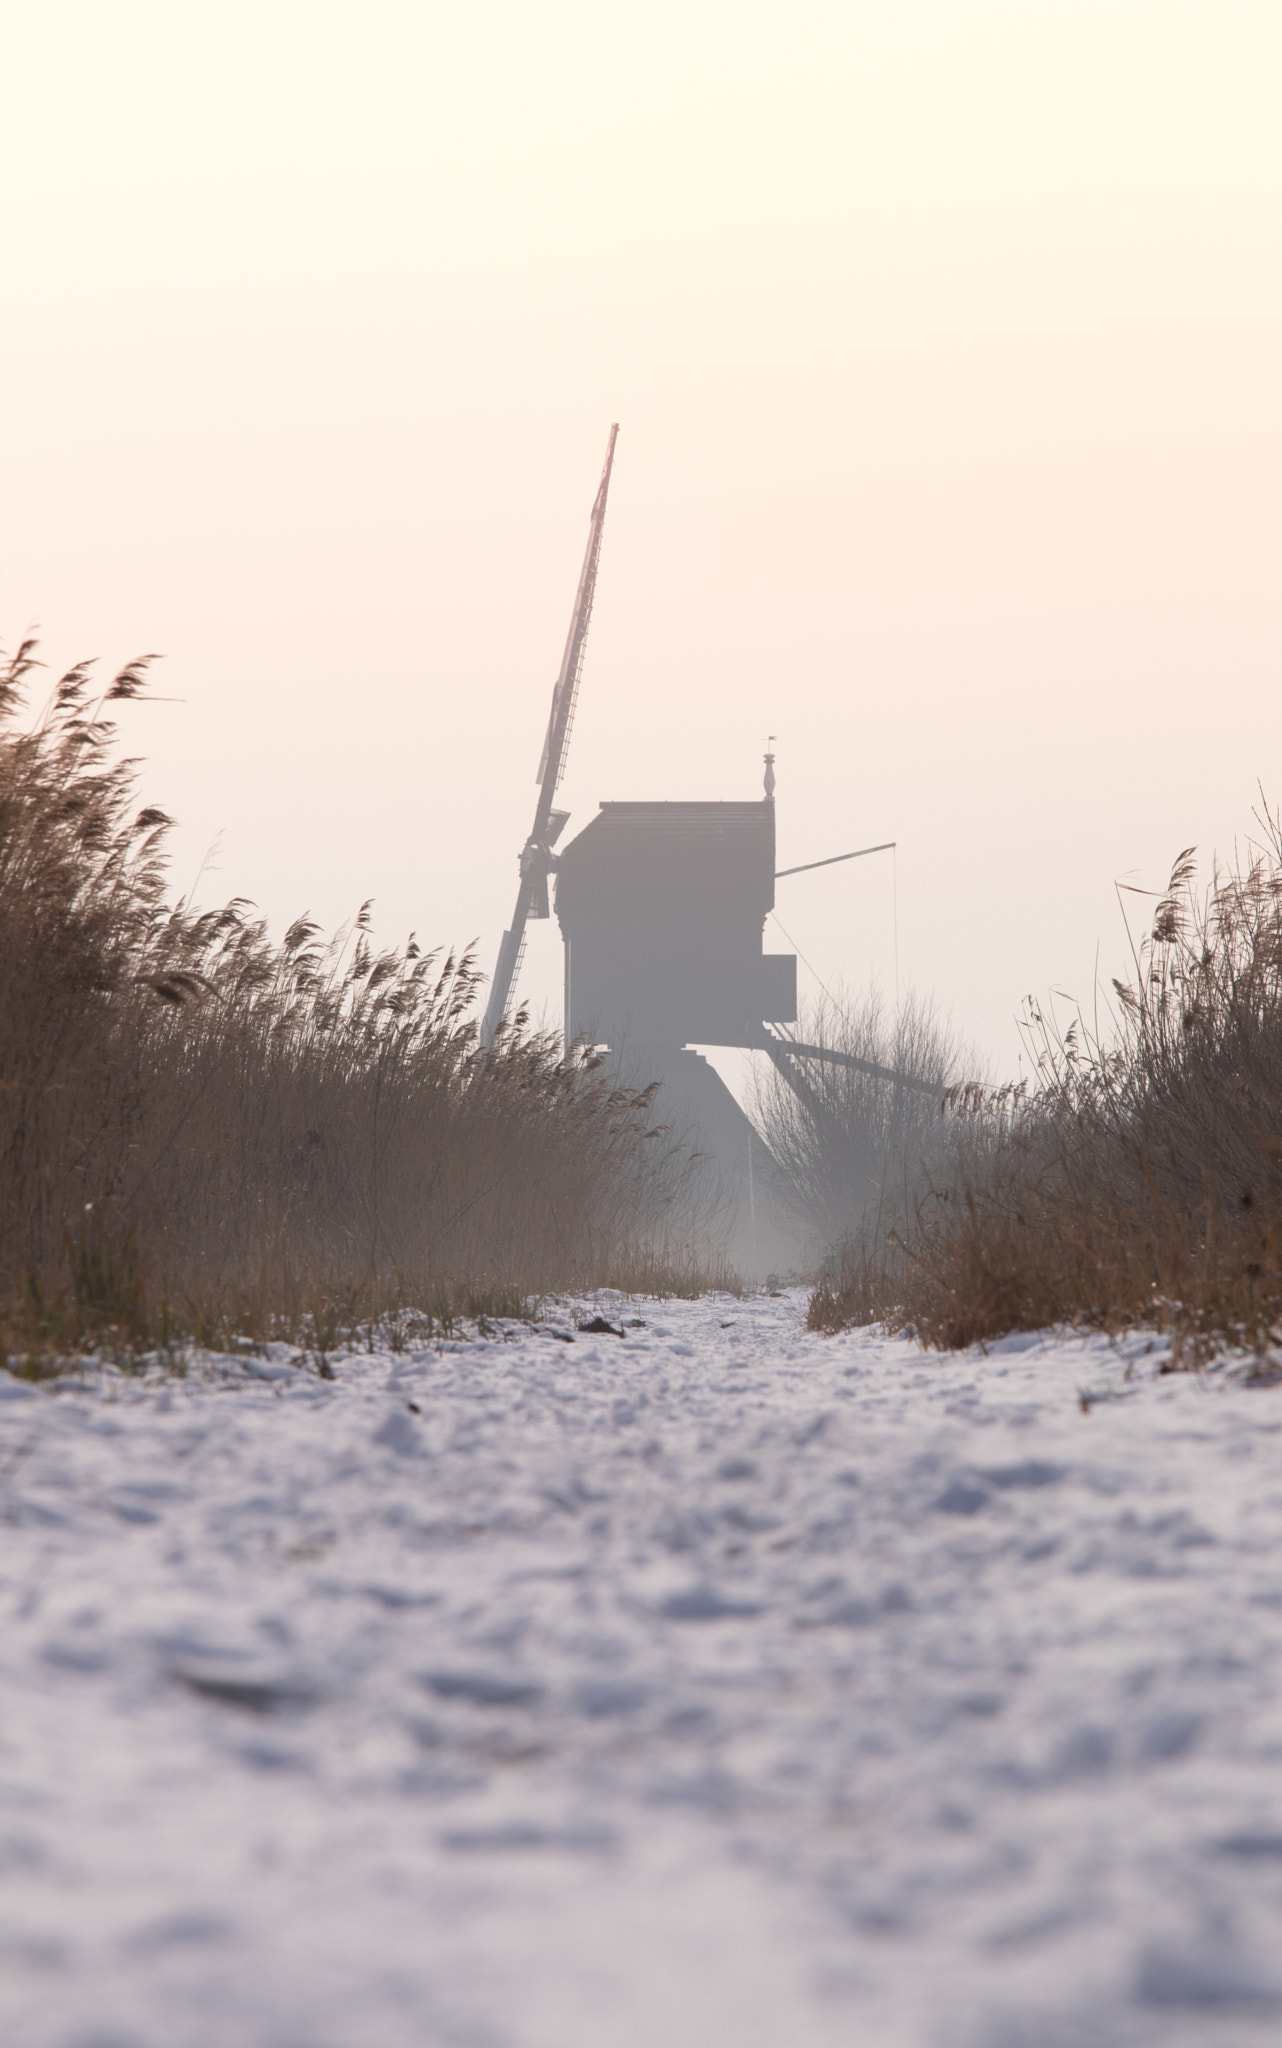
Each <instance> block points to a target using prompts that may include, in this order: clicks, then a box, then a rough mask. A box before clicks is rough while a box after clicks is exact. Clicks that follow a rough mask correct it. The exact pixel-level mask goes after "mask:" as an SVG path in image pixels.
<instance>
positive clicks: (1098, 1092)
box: [810, 809, 1282, 1364]
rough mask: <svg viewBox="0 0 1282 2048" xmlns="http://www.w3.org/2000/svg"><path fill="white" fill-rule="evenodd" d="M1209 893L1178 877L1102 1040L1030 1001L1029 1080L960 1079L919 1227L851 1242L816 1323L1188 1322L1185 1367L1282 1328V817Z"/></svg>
mask: <svg viewBox="0 0 1282 2048" xmlns="http://www.w3.org/2000/svg"><path fill="white" fill-rule="evenodd" d="M1258 822H1259V824H1260V827H1261V831H1262V844H1261V845H1260V846H1259V847H1258V848H1257V849H1256V850H1255V851H1254V852H1253V853H1252V854H1251V856H1250V857H1249V858H1248V859H1247V860H1246V861H1245V862H1244V863H1241V864H1238V865H1236V866H1235V867H1233V868H1232V869H1229V870H1222V869H1219V868H1218V867H1217V869H1216V872H1215V875H1214V878H1213V880H1212V883H1211V885H1210V887H1209V889H1208V890H1207V891H1206V892H1205V893H1204V894H1199V892H1198V891H1197V890H1196V887H1195V883H1194V875H1193V854H1192V849H1190V850H1188V851H1187V852H1186V853H1184V854H1182V855H1181V856H1180V858H1179V860H1178V861H1177V862H1176V864H1175V867H1174V869H1173V871H1172V874H1171V878H1170V883H1169V886H1168V889H1167V892H1166V894H1165V895H1164V896H1163V898H1162V899H1161V901H1160V902H1159V903H1158V906H1157V910H1156V914H1155V916H1154V920H1153V924H1152V928H1151V930H1150V932H1149V934H1148V936H1147V938H1146V939H1145V941H1144V943H1143V945H1142V946H1141V947H1140V948H1139V949H1138V950H1137V951H1136V953H1135V973H1134V979H1133V981H1132V982H1131V983H1130V984H1123V983H1120V982H1118V983H1115V984H1114V986H1115V990H1116V994H1117V998H1118V1013H1117V1016H1116V1019H1115V1020H1114V1029H1113V1031H1112V1033H1111V1035H1110V1036H1109V1038H1108V1039H1107V1041H1106V1040H1105V1038H1104V1036H1103V1035H1102V1033H1101V1032H1099V1031H1098V1030H1088V1029H1087V1028H1086V1027H1085V1025H1084V1023H1083V1020H1082V1019H1081V1018H1080V1017H1079V1018H1078V1019H1076V1020H1075V1022H1074V1023H1073V1025H1072V1026H1071V1027H1070V1029H1069V1031H1068V1033H1067V1035H1066V1036H1065V1037H1064V1038H1063V1039H1060V1038H1059V1037H1058V1035H1057V1034H1056V1033H1055V1032H1054V1031H1053V1030H1052V1028H1051V1027H1050V1024H1049V1022H1048V1020H1046V1019H1045V1018H1044V1017H1042V1016H1041V1015H1040V1014H1038V1013H1037V1012H1036V1011H1034V1012H1033V1013H1032V1015H1031V1016H1030V1020H1029V1032H1030V1043H1031V1045H1032V1050H1033V1053H1034V1058H1035V1067H1036V1074H1035V1083H1034V1085H1033V1087H1032V1088H1030V1089H1027V1090H1014V1091H1012V1090H1002V1091H999V1092H998V1093H997V1094H992V1093H989V1092H987V1091H985V1090H982V1089H960V1090H955V1091H954V1092H953V1094H952V1096H951V1097H950V1099H949V1101H948V1112H949V1114H948V1118H947V1121H948V1123H949V1125H950V1145H949V1153H948V1157H947V1160H946V1163H945V1165H944V1166H943V1167H942V1168H940V1169H939V1170H938V1171H937V1174H936V1179H935V1182H934V1185H933V1187H932V1189H931V1191H930V1192H929V1194H928V1195H927V1196H926V1197H925V1199H924V1200H923V1201H922V1202H921V1203H920V1204H919V1205H918V1207H917V1210H916V1212H915V1214H914V1216H913V1218H912V1219H911V1222H910V1225H909V1227H908V1228H906V1229H905V1230H903V1231H902V1232H898V1233H896V1234H895V1235H894V1236H893V1237H891V1238H890V1239H889V1240H888V1241H885V1242H881V1243H879V1244H877V1245H876V1246H875V1247H873V1249H872V1251H871V1253H870V1252H868V1251H867V1250H866V1249H865V1248H853V1249H851V1250H848V1252H847V1256H846V1260H845V1263H844V1265H843V1268H842V1270H841V1272H840V1273H839V1274H838V1275H836V1276H835V1277H834V1278H833V1279H832V1280H830V1281H828V1282H826V1283H824V1284H822V1285H821V1286H820V1288H819V1289H817V1291H816V1294H815V1296H814V1299H813V1301H812V1304H811V1311H810V1313H811V1323H812V1326H813V1327H815V1328H819V1329H832V1328H838V1327H841V1326H843V1325H844V1324H847V1323H850V1322H853V1321H871V1320H885V1321H887V1322H889V1323H890V1324H891V1325H892V1326H895V1327H904V1326H907V1325H912V1326H913V1327H915V1329H916V1330H917V1333H918V1334H919V1336H920V1337H921V1338H922V1339H923V1340H924V1341H925V1342H927V1343H929V1344H937V1345H945V1346H954V1345H962V1344H968V1343H972V1342H976V1341H983V1340H985V1339H987V1338H991V1337H996V1336H998V1335H1001V1334H1003V1333H1004V1332H1006V1331H1010V1330H1016V1329H1034V1328H1040V1327H1043V1326H1044V1325H1046V1324H1049V1323H1054V1322H1076V1323H1081V1324H1085V1325H1090V1326H1092V1327H1096V1328H1103V1329H1112V1328H1120V1327H1124V1326H1126V1325H1128V1324H1135V1323H1145V1324H1156V1325H1157V1326H1159V1327H1161V1328H1164V1329H1168V1330H1170V1331H1172V1332H1173V1333H1174V1335H1175V1339H1176V1345H1175V1357H1176V1360H1177V1362H1182V1363H1186V1364H1196V1363H1198V1362H1199V1361H1201V1360H1202V1359H1204V1358H1205V1357H1207V1356H1208V1355H1209V1354H1210V1353H1211V1352H1213V1351H1214V1350H1216V1349H1217V1348H1220V1347H1222V1346H1224V1345H1226V1344H1243V1345H1246V1346H1248V1347H1254V1348H1256V1349H1257V1351H1259V1352H1260V1353H1264V1352H1265V1351H1267V1350H1268V1349H1269V1348H1270V1347H1271V1346H1273V1345H1275V1344H1276V1343H1277V1342H1278V1341H1279V1339H1280V1338H1282V822H1280V821H1279V818H1278V817H1277V816H1275V815H1270V814H1269V812H1268V811H1267V809H1266V810H1265V811H1263V812H1262V813H1261V814H1260V815H1259V820H1258Z"/></svg>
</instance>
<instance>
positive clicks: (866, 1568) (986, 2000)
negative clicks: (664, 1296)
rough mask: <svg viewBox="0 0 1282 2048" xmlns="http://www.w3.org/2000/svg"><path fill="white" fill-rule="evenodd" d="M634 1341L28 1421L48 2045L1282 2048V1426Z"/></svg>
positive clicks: (1047, 1390) (1243, 1400)
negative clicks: (1148, 2047)
mask: <svg viewBox="0 0 1282 2048" xmlns="http://www.w3.org/2000/svg"><path fill="white" fill-rule="evenodd" d="M613 1306H614V1307H615V1309H616V1310H619V1305H618V1304H617V1303H616V1304H613ZM619 1312H621V1313H622V1314H623V1315H624V1316H625V1317H630V1316H633V1315H635V1316H639V1317H643V1318H644V1320H645V1324H646V1327H645V1328H630V1329H629V1330H628V1331H627V1334H626V1336H625V1337H623V1338H618V1337H614V1336H598V1337H586V1336H583V1335H580V1336H579V1337H578V1338H577V1340H576V1341H575V1342H574V1343H573V1344H569V1343H565V1342H563V1341H560V1340H558V1339H557V1338H556V1337H554V1336H552V1335H550V1334H539V1335H530V1334H522V1335H520V1336H518V1337H515V1338H510V1339H505V1340H503V1341H493V1342H477V1343H474V1344H471V1345H467V1346H462V1347H459V1348H456V1349H446V1350H443V1351H440V1352H438V1351H436V1350H423V1351H418V1352H413V1353H409V1354H402V1355H399V1356H394V1355H388V1354H384V1355H381V1356H373V1357H370V1356H347V1357H341V1358H339V1359H337V1360H336V1361H335V1371H336V1379H335V1381H334V1382H333V1383H332V1384H329V1383H326V1382H325V1381H324V1380H321V1379H319V1378H317V1377H316V1376H315V1375H314V1374H313V1373H312V1372H311V1371H309V1370H306V1369H300V1367H299V1366H298V1365H296V1364H294V1363H291V1362H290V1360H289V1357H288V1356H287V1355H284V1354H282V1356H281V1357H280V1358H278V1359H276V1360H273V1361H269V1362H267V1363H262V1362H260V1363H258V1364H257V1365H253V1364H248V1365H247V1364H245V1363H236V1362H233V1361H230V1360H221V1361H219V1360H201V1361H198V1362H197V1363H196V1364H195V1365H194V1366H193V1368H192V1370H191V1372H190V1373H189V1375H188V1377H187V1379H186V1380H185V1381H170V1382H168V1383H162V1382H160V1381H159V1380H157V1381H154V1382H150V1383H146V1384H140V1383H139V1382H137V1381H130V1380H127V1379H124V1378H122V1377H121V1376H119V1375H117V1374H114V1373H109V1372H103V1373H99V1374H97V1375H96V1376H91V1377H87V1378H86V1379H84V1380H83V1381H81V1382H80V1383H76V1384H63V1385H62V1386H59V1387H57V1388H55V1389H52V1390H50V1389H48V1388H43V1387H42V1388H38V1389H31V1388H28V1387H26V1386H25V1385H22V1384H20V1383H19V1382H17V1381H15V1380H13V1379H11V1378H8V1377H7V1376H4V1375H0V1688H2V1689H0V1987H2V1988H0V2040H3V2042H4V2043H5V2044H6V2048H232V2044H234V2048H437V2044H442V2048H445V2044H448V2048H659V2044H663V2048H718V2044H722V2043H724V2044H727V2048H728V2044H731V2043H733V2044H734V2048H828V2044H833V2048H835V2044H838V2043H840V2044H842V2048H850V2044H857V2048H1131V2044H1147V2043H1162V2044H1163V2048H1165V2044H1173V2048H1184V2044H1188V2048H1192V2044H1197V2048H1203V2044H1205V2048H1233V2044H1235V2043H1243V2044H1246V2043H1252V2044H1254V2043H1264V2042H1267V2041H1269V2040H1274V2041H1276V2040H1277V2039H1278V2038H1279V2037H1280V2036H1282V1697H1280V1696H1279V1691H1278V1681H1279V1676H1280V1674H1282V1654H1280V1653H1282V1436H1280V1434H1279V1432H1280V1431H1282V1387H1279V1388H1278V1389H1276V1390H1250V1389H1248V1388H1247V1387H1246V1386H1244V1385H1243V1384H1242V1381H1241V1378H1240V1376H1238V1377H1237V1378H1235V1377H1234V1375H1233V1374H1232V1373H1229V1372H1224V1373H1220V1374H1215V1375H1211V1376H1208V1377H1207V1378H1206V1379H1204V1380H1201V1381H1195V1380H1192V1379H1188V1378H1175V1377H1162V1378H1158V1377H1156V1375H1155V1372H1154V1367H1155V1364H1156V1363H1157V1361H1158V1358H1159V1357H1160V1354H1159V1353H1151V1354H1149V1355H1147V1356H1145V1355H1143V1353H1144V1346H1143V1344H1142V1343H1132V1344H1131V1345H1130V1346H1129V1347H1128V1352H1117V1351H1113V1350H1110V1348H1109V1347H1108V1345H1107V1344H1105V1343H1104V1342H1103V1341H1097V1342H1089V1343H1081V1342H1077V1341H1074V1342H1065V1341H1062V1340H1061V1341H1053V1340H1050V1339H1045V1340H1041V1339H1037V1340H1030V1339H1026V1338H1025V1339H1018V1340H1011V1341H1008V1342H1007V1343H1005V1344H1002V1345H999V1346H997V1347H996V1348H995V1349H994V1350H993V1351H992V1352H991V1353H990V1354H989V1355H988V1356H987V1357H984V1356H981V1355H979V1354H976V1353H969V1354H964V1355H961V1356H958V1357H954V1358H946V1359H940V1358H937V1357H927V1356H923V1355H922V1354H921V1353H920V1352H918V1351H917V1350H916V1349H915V1347H914V1346H913V1345H912V1344H910V1343H909V1342H907V1341H905V1340H902V1339H901V1340H895V1341H886V1340H881V1339H876V1338H873V1337H871V1336H869V1335H865V1334H851V1335H847V1336H845V1337H840V1338H836V1339H818V1338H813V1337H809V1336H807V1335H806V1333H805V1331H804V1329H803V1327H802V1324H803V1316H804V1300H803V1298H802V1297H801V1296H800V1295H788V1296H784V1297H783V1298H780V1299H769V1298H758V1299H753V1300H748V1301H743V1302H740V1301H736V1300H733V1299H731V1298H729V1297H727V1296H720V1297H716V1298H713V1299H710V1300H705V1301H701V1302H696V1303H667V1304H654V1303H651V1304H641V1305H638V1306H635V1307H634V1306H632V1305H626V1306H623V1307H622V1309H621V1311H619ZM1083 1390H1085V1392H1086V1393H1087V1395H1088V1396H1092V1395H1093V1396H1094V1397H1095V1398H1094V1399H1093V1400H1090V1399H1088V1400H1087V1402H1086V1404H1085V1405H1083V1402H1082V1400H1081V1398H1079V1396H1080V1394H1081V1392H1082V1391H1083Z"/></svg>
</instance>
